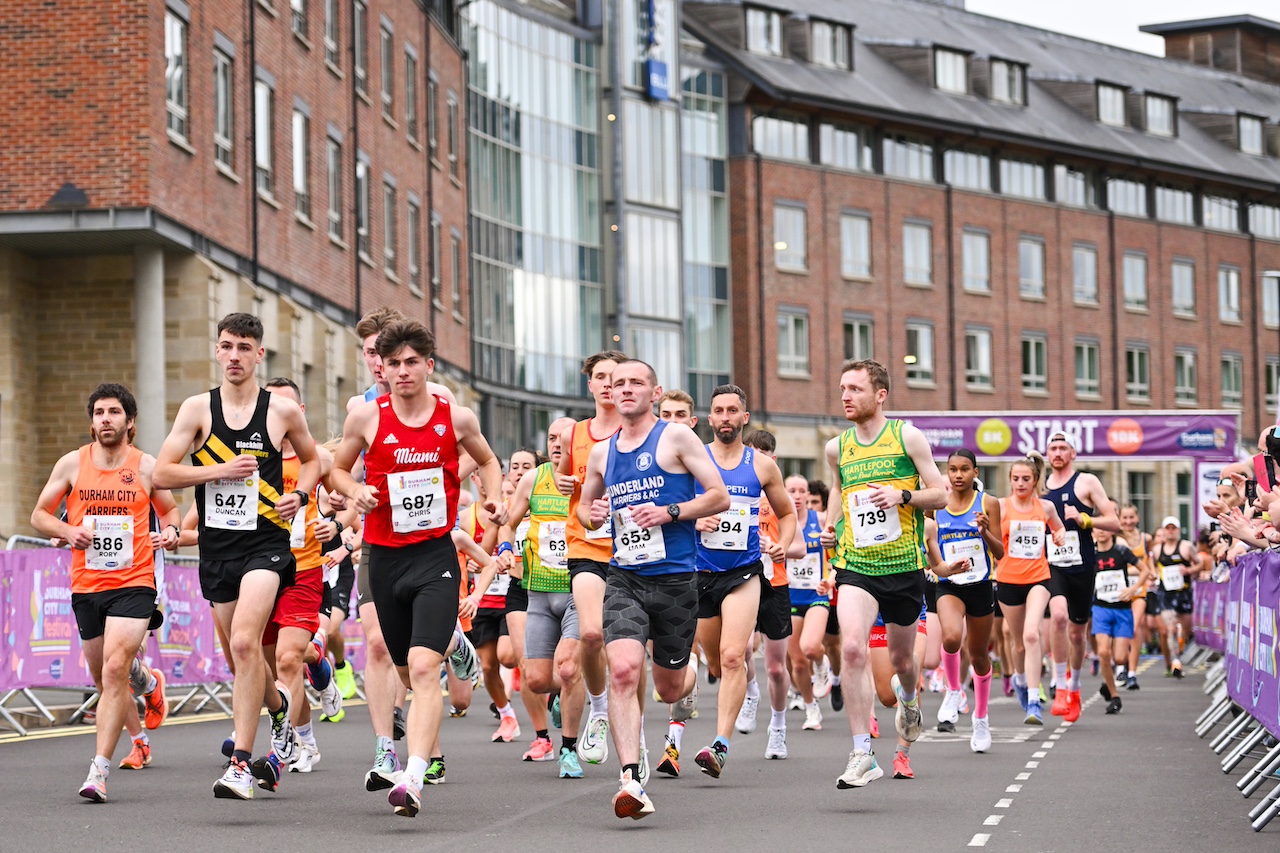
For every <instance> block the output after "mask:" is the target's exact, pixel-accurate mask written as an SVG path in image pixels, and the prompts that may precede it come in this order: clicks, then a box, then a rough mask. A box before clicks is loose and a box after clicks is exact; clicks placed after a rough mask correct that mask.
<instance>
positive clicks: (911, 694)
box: [902, 684, 916, 705]
mask: <svg viewBox="0 0 1280 853" xmlns="http://www.w3.org/2000/svg"><path fill="white" fill-rule="evenodd" d="M915 703H916V686H915V685H914V684H913V685H911V690H909V691H908V690H907V688H906V685H903V687H902V704H904V705H914V704H915Z"/></svg>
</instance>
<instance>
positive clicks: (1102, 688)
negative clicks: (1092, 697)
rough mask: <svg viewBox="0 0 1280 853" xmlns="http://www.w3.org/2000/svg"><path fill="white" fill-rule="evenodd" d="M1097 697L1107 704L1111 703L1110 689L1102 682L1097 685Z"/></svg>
mask: <svg viewBox="0 0 1280 853" xmlns="http://www.w3.org/2000/svg"><path fill="white" fill-rule="evenodd" d="M1098 695H1099V696H1101V697H1102V698H1103V699H1106V700H1107V701H1108V702H1110V701H1111V688H1109V687H1107V682H1105V681H1104V682H1102V683H1101V684H1099V685H1098Z"/></svg>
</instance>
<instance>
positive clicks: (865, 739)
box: [853, 734, 871, 753]
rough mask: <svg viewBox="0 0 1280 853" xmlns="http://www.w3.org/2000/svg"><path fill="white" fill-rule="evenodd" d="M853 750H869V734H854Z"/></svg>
mask: <svg viewBox="0 0 1280 853" xmlns="http://www.w3.org/2000/svg"><path fill="white" fill-rule="evenodd" d="M853 751H854V752H867V753H869V752H871V735H869V734H865V735H854V736H853Z"/></svg>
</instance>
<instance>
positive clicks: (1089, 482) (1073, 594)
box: [1045, 432, 1120, 722]
mask: <svg viewBox="0 0 1280 853" xmlns="http://www.w3.org/2000/svg"><path fill="white" fill-rule="evenodd" d="M1045 450H1046V456H1047V457H1048V461H1049V466H1050V467H1051V468H1052V469H1053V470H1052V471H1050V473H1049V477H1048V479H1047V480H1046V481H1045V488H1046V490H1047V491H1046V495H1045V496H1046V497H1047V498H1048V499H1049V500H1050V501H1051V502H1052V503H1053V506H1054V509H1056V510H1057V511H1058V516H1059V517H1060V518H1061V519H1062V522H1063V524H1064V525H1065V527H1066V542H1065V544H1064V545H1062V546H1060V547H1056V548H1052V549H1050V551H1049V567H1050V578H1049V613H1050V619H1051V621H1050V624H1049V645H1050V647H1051V649H1052V651H1053V686H1054V687H1055V688H1056V689H1057V693H1055V694H1054V698H1053V707H1052V709H1051V710H1052V712H1053V713H1054V715H1056V716H1059V717H1063V718H1065V719H1066V720H1068V721H1069V722H1074V721H1075V720H1078V719H1079V718H1080V675H1081V667H1083V666H1084V655H1085V651H1086V646H1087V645H1088V638H1089V616H1090V614H1091V613H1092V611H1093V575H1094V572H1095V571H1096V570H1097V565H1096V563H1095V561H1094V559H1093V537H1091V536H1089V531H1090V530H1092V529H1093V528H1095V527H1101V528H1103V529H1104V530H1110V531H1113V532H1114V531H1117V530H1119V529H1120V519H1118V518H1116V514H1115V511H1114V510H1112V508H1111V499H1110V498H1108V497H1107V492H1106V489H1104V488H1102V481H1101V480H1099V479H1098V478H1097V477H1095V476H1094V475H1093V474H1087V473H1084V472H1083V471H1076V470H1075V466H1074V464H1073V463H1074V462H1075V458H1076V447H1075V444H1074V443H1073V441H1072V439H1071V438H1070V437H1069V436H1068V435H1067V434H1066V433H1062V432H1056V433H1054V434H1053V435H1051V436H1049V444H1048V445H1047V446H1046V448H1045ZM1068 623H1069V624H1068ZM1068 669H1070V676H1069V680H1068V675H1067V672H1068ZM1063 688H1066V690H1065V692H1064V690H1063Z"/></svg>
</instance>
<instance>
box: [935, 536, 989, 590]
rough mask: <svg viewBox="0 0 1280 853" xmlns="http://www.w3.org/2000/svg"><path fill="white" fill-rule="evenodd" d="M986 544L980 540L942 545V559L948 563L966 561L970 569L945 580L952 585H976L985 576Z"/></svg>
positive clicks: (958, 541) (959, 540)
mask: <svg viewBox="0 0 1280 853" xmlns="http://www.w3.org/2000/svg"><path fill="white" fill-rule="evenodd" d="M986 547H987V546H986V544H985V543H984V542H983V541H982V540H981V539H957V540H954V541H952V542H944V543H942V559H944V560H946V561H947V562H948V563H954V562H955V561H956V560H966V559H967V560H968V561H969V564H970V566H971V567H972V568H970V570H969V571H967V572H962V573H961V574H958V575H952V576H951V577H949V578H946V579H945V580H948V581H950V582H951V583H954V584H960V585H964V584H971V583H977V582H978V581H980V580H982V579H983V578H985V577H986V576H987V569H986V565H987V563H986Z"/></svg>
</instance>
